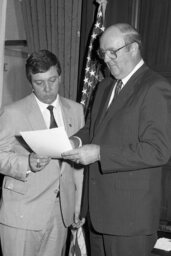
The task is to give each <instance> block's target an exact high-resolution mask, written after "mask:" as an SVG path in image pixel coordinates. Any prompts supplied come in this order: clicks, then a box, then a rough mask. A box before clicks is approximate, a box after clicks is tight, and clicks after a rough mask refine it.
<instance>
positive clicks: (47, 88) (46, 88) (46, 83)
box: [44, 81, 50, 92]
mask: <svg viewBox="0 0 171 256" xmlns="http://www.w3.org/2000/svg"><path fill="white" fill-rule="evenodd" d="M44 90H45V91H46V92H49V91H50V85H49V83H48V81H45V84H44Z"/></svg>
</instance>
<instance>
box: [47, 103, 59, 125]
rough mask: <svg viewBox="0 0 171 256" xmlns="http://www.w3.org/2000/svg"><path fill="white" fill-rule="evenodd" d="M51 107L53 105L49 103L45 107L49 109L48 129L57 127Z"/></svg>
mask: <svg viewBox="0 0 171 256" xmlns="http://www.w3.org/2000/svg"><path fill="white" fill-rule="evenodd" d="M53 108H54V106H52V105H49V106H48V107H47V109H48V110H49V111H50V127H49V128H50V129H51V128H55V127H58V125H57V123H56V121H55V117H54V114H53Z"/></svg>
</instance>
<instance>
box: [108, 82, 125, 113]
mask: <svg viewBox="0 0 171 256" xmlns="http://www.w3.org/2000/svg"><path fill="white" fill-rule="evenodd" d="M122 84H123V83H122V80H117V81H116V86H115V95H114V89H113V90H112V94H111V96H110V100H109V104H108V107H107V109H108V108H109V106H110V105H111V103H112V101H113V99H114V98H116V97H117V96H118V95H119V93H120V91H121V89H122Z"/></svg>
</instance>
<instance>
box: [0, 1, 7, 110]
mask: <svg viewBox="0 0 171 256" xmlns="http://www.w3.org/2000/svg"><path fill="white" fill-rule="evenodd" d="M6 9H7V0H1V1H0V106H1V104H2V89H3V70H4V42H5V21H6Z"/></svg>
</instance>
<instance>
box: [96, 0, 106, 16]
mask: <svg viewBox="0 0 171 256" xmlns="http://www.w3.org/2000/svg"><path fill="white" fill-rule="evenodd" d="M96 3H98V4H100V5H102V9H103V17H105V11H106V5H107V0H96Z"/></svg>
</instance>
